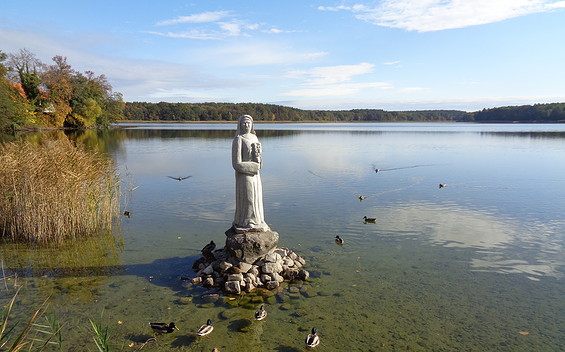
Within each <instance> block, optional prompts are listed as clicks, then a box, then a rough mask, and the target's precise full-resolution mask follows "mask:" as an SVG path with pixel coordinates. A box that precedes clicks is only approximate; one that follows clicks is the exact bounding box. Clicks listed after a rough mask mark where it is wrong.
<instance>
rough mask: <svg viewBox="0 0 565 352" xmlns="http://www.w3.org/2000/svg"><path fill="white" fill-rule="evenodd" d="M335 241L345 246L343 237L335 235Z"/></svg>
mask: <svg viewBox="0 0 565 352" xmlns="http://www.w3.org/2000/svg"><path fill="white" fill-rule="evenodd" d="M335 243H337V244H339V245H340V246H343V243H344V241H343V238H341V237H339V235H336V236H335Z"/></svg>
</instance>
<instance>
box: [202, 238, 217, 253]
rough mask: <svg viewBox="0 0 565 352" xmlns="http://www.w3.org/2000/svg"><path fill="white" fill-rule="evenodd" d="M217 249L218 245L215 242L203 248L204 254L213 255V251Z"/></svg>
mask: <svg viewBox="0 0 565 352" xmlns="http://www.w3.org/2000/svg"><path fill="white" fill-rule="evenodd" d="M215 248H216V244H215V243H214V241H210V243H208V244H207V245H205V246H204V248H202V253H212V251H213V250H214V249H215Z"/></svg>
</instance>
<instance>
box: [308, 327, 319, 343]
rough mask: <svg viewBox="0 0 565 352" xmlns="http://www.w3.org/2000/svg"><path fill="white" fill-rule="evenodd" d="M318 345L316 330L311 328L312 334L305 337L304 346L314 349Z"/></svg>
mask: <svg viewBox="0 0 565 352" xmlns="http://www.w3.org/2000/svg"><path fill="white" fill-rule="evenodd" d="M319 344H320V336H318V335H316V328H312V332H311V333H309V334H308V336H306V346H308V347H316V346H318V345H319Z"/></svg>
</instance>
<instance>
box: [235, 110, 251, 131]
mask: <svg viewBox="0 0 565 352" xmlns="http://www.w3.org/2000/svg"><path fill="white" fill-rule="evenodd" d="M246 126H248V127H246ZM247 132H249V133H255V129H254V128H253V117H251V115H241V116H240V117H239V121H238V123H237V132H236V135H239V134H244V133H247Z"/></svg>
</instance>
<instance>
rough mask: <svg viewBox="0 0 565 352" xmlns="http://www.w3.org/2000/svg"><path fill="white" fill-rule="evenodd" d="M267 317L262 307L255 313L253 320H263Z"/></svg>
mask: <svg viewBox="0 0 565 352" xmlns="http://www.w3.org/2000/svg"><path fill="white" fill-rule="evenodd" d="M266 317H267V311H266V310H265V308H263V305H261V307H260V308H259V309H257V310H256V311H255V320H263V319H265V318H266Z"/></svg>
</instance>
